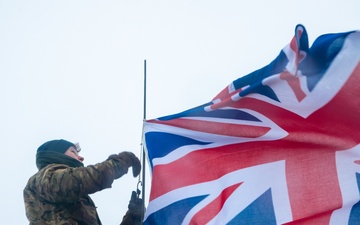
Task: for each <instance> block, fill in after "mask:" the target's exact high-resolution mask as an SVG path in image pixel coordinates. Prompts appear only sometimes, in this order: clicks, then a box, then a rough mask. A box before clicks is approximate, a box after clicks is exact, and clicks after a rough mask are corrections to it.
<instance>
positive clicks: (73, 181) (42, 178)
mask: <svg viewBox="0 0 360 225" xmlns="http://www.w3.org/2000/svg"><path fill="white" fill-rule="evenodd" d="M127 171H128V167H127V166H125V165H122V164H121V163H119V162H117V161H116V160H112V159H108V160H106V161H104V162H102V163H98V164H96V165H94V166H87V167H76V168H73V167H69V166H67V165H63V164H50V165H47V166H46V167H44V168H42V169H41V170H39V171H38V172H37V173H36V174H35V175H33V176H32V177H31V178H30V179H29V181H28V183H27V185H26V187H25V189H24V202H25V210H26V216H27V218H28V220H29V221H30V225H35V224H36V225H43V224H44V225H45V224H46V225H65V224H66V225H73V224H87V225H98V224H101V222H100V219H99V217H98V214H97V211H96V207H95V205H94V202H93V201H92V200H91V198H90V197H89V195H88V194H92V193H94V192H97V191H100V190H102V189H105V188H110V187H111V184H112V182H113V181H114V179H117V178H119V177H121V176H122V175H124V174H125V173H127Z"/></svg>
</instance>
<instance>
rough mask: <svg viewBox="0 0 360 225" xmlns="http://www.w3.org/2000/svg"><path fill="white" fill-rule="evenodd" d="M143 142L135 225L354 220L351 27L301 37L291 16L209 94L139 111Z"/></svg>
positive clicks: (356, 180)
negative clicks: (143, 176)
mask: <svg viewBox="0 0 360 225" xmlns="http://www.w3.org/2000/svg"><path fill="white" fill-rule="evenodd" d="M144 145H145V147H146V150H147V154H148V158H149V162H150V165H151V170H152V171H151V172H152V181H151V192H150V197H149V204H148V208H147V211H146V214H145V218H144V222H143V224H145V225H150V224H161V225H166V224H171V225H174V224H251V225H277V224H288V225H290V224H304V225H305V224H306V225H319V224H331V225H344V224H360V194H359V193H360V191H359V190H360V32H359V31H351V32H345V33H334V34H325V35H321V36H320V37H318V38H317V39H316V40H315V42H314V43H313V45H312V46H311V47H309V45H308V37H307V32H306V30H305V28H304V27H303V26H302V25H297V26H296V28H295V35H294V37H293V38H292V40H291V42H290V43H289V44H288V45H287V46H285V47H284V48H283V49H282V51H281V52H280V54H279V55H278V56H277V57H276V59H275V60H274V61H272V62H271V63H270V64H269V65H267V66H265V67H263V68H261V69H259V70H256V71H254V72H252V73H250V74H248V75H245V76H243V77H241V78H239V79H237V80H235V81H233V82H232V83H231V84H230V85H229V86H228V87H226V88H225V89H224V90H223V91H221V92H220V93H219V94H218V95H217V96H216V97H215V98H214V99H213V100H212V101H211V102H209V103H206V104H204V105H201V106H198V107H195V108H192V109H189V110H186V111H184V112H181V113H178V114H174V115H170V116H165V117H161V118H157V119H152V120H147V121H145V122H144Z"/></svg>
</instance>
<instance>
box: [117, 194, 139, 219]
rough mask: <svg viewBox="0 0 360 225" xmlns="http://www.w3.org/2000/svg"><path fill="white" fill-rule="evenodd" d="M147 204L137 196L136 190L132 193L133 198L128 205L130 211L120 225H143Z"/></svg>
mask: <svg viewBox="0 0 360 225" xmlns="http://www.w3.org/2000/svg"><path fill="white" fill-rule="evenodd" d="M144 213H145V205H144V201H143V200H142V199H141V198H139V197H137V195H136V192H135V191H133V192H132V193H131V199H130V201H129V205H128V211H127V212H126V214H125V216H124V217H123V220H122V222H121V224H120V225H141V223H142V219H143V218H144Z"/></svg>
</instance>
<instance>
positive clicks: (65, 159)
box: [36, 139, 84, 170]
mask: <svg viewBox="0 0 360 225" xmlns="http://www.w3.org/2000/svg"><path fill="white" fill-rule="evenodd" d="M70 147H74V148H75V149H76V145H75V144H73V143H71V142H69V141H66V140H63V139H60V140H52V141H48V142H45V143H44V144H42V145H41V146H40V147H39V148H38V149H37V152H36V166H37V168H38V169H39V170H40V169H42V168H44V167H45V166H47V165H49V164H54V163H55V164H65V165H68V166H70V167H82V166H84V164H83V163H82V162H80V161H79V160H77V159H74V158H72V157H70V156H67V155H65V154H64V153H65V152H66V150H68V149H69V148H70Z"/></svg>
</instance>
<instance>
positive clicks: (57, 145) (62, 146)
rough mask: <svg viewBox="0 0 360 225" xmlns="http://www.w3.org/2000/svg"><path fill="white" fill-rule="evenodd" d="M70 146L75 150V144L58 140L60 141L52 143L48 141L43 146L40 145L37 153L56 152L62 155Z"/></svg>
mask: <svg viewBox="0 0 360 225" xmlns="http://www.w3.org/2000/svg"><path fill="white" fill-rule="evenodd" d="M71 146H73V147H74V148H75V149H76V146H75V144H73V143H71V142H69V141H66V140H63V139H60V140H52V141H48V142H45V143H44V144H42V145H41V146H40V147H39V148H38V149H37V152H42V151H52V152H58V153H62V154H64V153H65V152H66V150H68V149H69V148H70V147H71Z"/></svg>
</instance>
